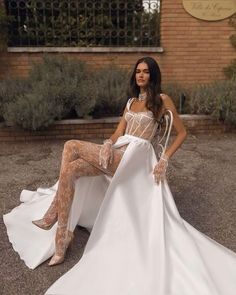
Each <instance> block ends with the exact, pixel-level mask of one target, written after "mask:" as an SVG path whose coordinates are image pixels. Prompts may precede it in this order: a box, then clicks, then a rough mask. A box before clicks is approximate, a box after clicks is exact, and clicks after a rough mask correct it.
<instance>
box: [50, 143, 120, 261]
mask: <svg viewBox="0 0 236 295" xmlns="http://www.w3.org/2000/svg"><path fill="white" fill-rule="evenodd" d="M100 148H101V146H100V145H97V144H94V143H90V142H85V141H78V140H70V141H68V142H66V143H65V147H64V151H63V157H62V165H61V171H60V177H59V185H58V191H57V197H56V204H57V215H58V228H57V232H56V250H55V255H54V256H53V258H52V259H51V261H50V265H55V264H58V263H60V262H62V260H63V258H64V254H65V251H66V248H67V246H68V238H69V237H68V231H67V225H68V219H69V213H70V208H71V204H72V201H73V196H74V189H75V180H76V179H77V178H78V177H80V176H96V175H99V174H104V173H107V174H110V175H113V174H114V172H115V171H116V168H117V166H118V164H119V162H120V160H121V157H122V155H123V152H119V151H116V150H114V159H113V163H112V164H109V165H108V167H107V169H104V168H102V167H101V166H100V165H99V152H100Z"/></svg>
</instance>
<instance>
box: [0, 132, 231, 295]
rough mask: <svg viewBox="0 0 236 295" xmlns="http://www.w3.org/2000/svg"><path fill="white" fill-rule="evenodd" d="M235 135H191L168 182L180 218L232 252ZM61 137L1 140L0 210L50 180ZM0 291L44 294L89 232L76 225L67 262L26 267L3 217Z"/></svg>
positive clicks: (55, 174) (69, 264)
mask: <svg viewBox="0 0 236 295" xmlns="http://www.w3.org/2000/svg"><path fill="white" fill-rule="evenodd" d="M235 146H236V134H232V133H229V134H223V135H208V136H206V135H201V136H200V135H199V136H191V135H189V136H188V138H187V139H186V141H185V142H184V144H183V145H182V147H181V149H180V150H178V152H177V153H176V154H175V155H174V156H173V158H172V159H171V161H170V164H169V168H168V180H169V185H170V188H171V190H172V193H173V196H174V199H175V202H176V205H177V207H178V209H179V212H180V214H181V216H182V217H183V218H184V219H185V220H187V221H188V222H189V223H190V224H192V225H193V226H194V227H195V228H197V229H198V230H200V231H201V232H203V233H205V234H207V235H208V236H210V237H211V238H213V239H215V240H216V241H217V242H219V243H221V244H223V245H224V246H226V247H228V248H230V249H231V250H233V251H234V252H236V198H235V192H236V149H235ZM62 149H63V141H47V142H30V143H8V144H3V143H2V144H0V165H1V166H0V167H1V174H0V210H1V213H2V214H5V213H7V212H9V211H10V210H11V209H12V208H14V207H15V206H17V205H18V204H19V195H20V192H21V190H22V189H24V188H26V189H30V190H35V189H36V188H37V187H39V186H41V187H47V186H51V185H52V184H54V183H55V182H56V180H57V177H58V170H59V165H60V155H61V152H62ZM0 226H1V239H0V251H1V252H0V253H1V257H0V264H1V268H0V284H1V285H0V293H1V294H2V295H15V294H17V295H28V294H30V295H42V294H44V292H45V291H46V290H47V289H48V287H49V286H50V285H51V284H52V283H53V282H54V281H55V280H56V279H57V278H59V277H60V276H61V275H62V274H64V273H65V272H66V271H68V270H69V269H70V268H71V267H72V266H73V265H74V264H76V263H77V262H78V261H79V259H80V257H81V255H82V253H83V249H84V247H85V245H86V242H87V240H88V237H89V233H88V232H87V231H86V230H85V229H83V228H81V227H78V228H76V230H75V240H74V241H73V244H72V247H71V248H70V249H69V250H68V252H67V256H66V261H65V262H64V263H63V264H61V265H58V266H56V267H53V268H49V267H48V266H47V263H46V262H45V263H43V264H42V265H40V266H39V267H38V268H36V269H35V270H30V269H28V268H27V267H26V266H25V265H24V263H23V261H21V260H20V258H19V256H18V254H16V253H15V252H14V251H13V249H12V246H11V244H10V243H9V241H8V238H7V235H6V230H5V226H4V225H3V222H2V219H1V224H0Z"/></svg>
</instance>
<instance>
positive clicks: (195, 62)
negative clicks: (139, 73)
mask: <svg viewBox="0 0 236 295" xmlns="http://www.w3.org/2000/svg"><path fill="white" fill-rule="evenodd" d="M228 22H229V19H225V20H220V21H213V22H208V21H203V20H198V19H196V18H194V17H192V16H191V15H190V14H188V13H187V12H186V11H185V10H184V8H183V6H182V0H175V1H173V0H163V1H162V32H161V34H162V38H161V40H162V46H163V48H164V50H165V51H164V53H163V55H162V56H161V63H162V68H163V73H164V80H165V81H169V80H176V81H180V82H185V81H186V82H188V83H189V84H190V83H191V84H192V83H195V82H208V81H212V80H214V79H221V78H223V77H224V76H223V73H222V68H223V67H225V66H227V65H228V64H229V63H230V61H231V60H232V59H233V58H236V50H235V48H234V47H233V46H232V45H231V43H230V41H229V36H230V35H231V34H232V33H233V32H234V30H233V28H232V27H231V26H230V25H229V23H228Z"/></svg>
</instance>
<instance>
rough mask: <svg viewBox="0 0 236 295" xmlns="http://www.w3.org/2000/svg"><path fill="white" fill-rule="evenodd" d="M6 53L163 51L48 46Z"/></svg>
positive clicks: (158, 50) (151, 48) (18, 49)
mask: <svg viewBox="0 0 236 295" xmlns="http://www.w3.org/2000/svg"><path fill="white" fill-rule="evenodd" d="M7 51H8V52H17V53H19V52H28V53H35V52H61V53H63V52H72V53H73V52H85V53H90V52H91V53H110V52H119V53H123V52H124V53H126V52H135V53H137V52H152V53H153V52H154V53H162V52H164V49H163V48H162V47H49V46H37V47H23V46H22V47H8V48H7Z"/></svg>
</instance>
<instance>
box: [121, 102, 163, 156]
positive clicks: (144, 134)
mask: <svg viewBox="0 0 236 295" xmlns="http://www.w3.org/2000/svg"><path fill="white" fill-rule="evenodd" d="M134 100H135V98H130V99H129V100H128V103H127V111H126V112H125V120H126V122H127V126H126V130H125V134H129V135H133V136H136V137H141V138H143V139H147V140H150V141H151V140H152V139H153V138H154V136H155V134H156V132H157V127H158V123H157V121H156V120H155V118H154V116H153V113H152V111H150V110H148V111H145V112H133V111H132V110H131V109H130V107H131V104H132V102H133V101H134ZM127 146H128V145H125V146H122V147H120V150H121V151H123V152H124V151H125V149H126V148H127Z"/></svg>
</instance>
